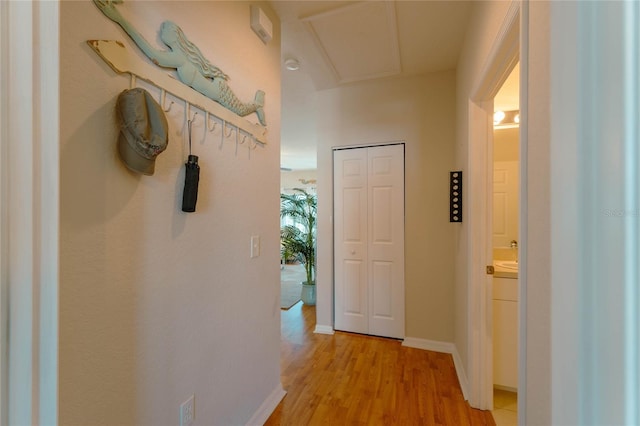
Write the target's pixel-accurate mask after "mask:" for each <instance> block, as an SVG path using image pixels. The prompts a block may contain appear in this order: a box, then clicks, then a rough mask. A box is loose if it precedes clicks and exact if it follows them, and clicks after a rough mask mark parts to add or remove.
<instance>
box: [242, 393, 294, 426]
mask: <svg viewBox="0 0 640 426" xmlns="http://www.w3.org/2000/svg"><path fill="white" fill-rule="evenodd" d="M286 394H287V392H286V391H285V390H284V389H283V388H282V384H280V383H278V386H276V387H275V389H274V390H273V391H272V392H271V394H269V396H268V397H267V399H265V400H264V402H263V403H262V405H260V407H259V408H258V410H257V411H256V412H255V413H254V414H253V416H251V418H250V419H249V421H248V422H247V426H262V425H264V424H265V422H266V421H267V420H269V416H271V414H272V413H273V410H275V409H276V407H277V406H278V404H280V401H282V398H284V396H285V395H286Z"/></svg>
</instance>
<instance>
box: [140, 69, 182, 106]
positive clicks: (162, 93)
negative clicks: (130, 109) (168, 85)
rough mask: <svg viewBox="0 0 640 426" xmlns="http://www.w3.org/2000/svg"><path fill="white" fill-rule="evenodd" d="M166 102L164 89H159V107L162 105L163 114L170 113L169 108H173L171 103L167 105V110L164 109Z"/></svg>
mask: <svg viewBox="0 0 640 426" xmlns="http://www.w3.org/2000/svg"><path fill="white" fill-rule="evenodd" d="M132 75H133V74H132ZM166 100H167V91H166V90H164V89H161V90H160V105H162V110H163V111H164V112H169V111H171V107H172V106H173V101H171V103H170V104H169V108H166V107H165V104H166Z"/></svg>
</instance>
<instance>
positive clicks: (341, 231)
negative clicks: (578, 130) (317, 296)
mask: <svg viewBox="0 0 640 426" xmlns="http://www.w3.org/2000/svg"><path fill="white" fill-rule="evenodd" d="M333 155H334V181H333V182H334V195H333V197H334V215H333V217H334V219H333V220H334V268H335V271H334V274H335V280H334V282H335V328H336V329H337V330H344V331H353V332H355V333H368V332H369V325H368V322H369V320H368V317H369V313H368V312H369V309H368V308H369V303H368V293H369V291H368V285H367V261H368V257H367V254H368V248H367V233H368V230H367V218H368V206H367V204H368V203H367V198H368V195H367V188H368V183H367V180H368V179H367V178H368V174H367V168H368V154H367V150H366V149H345V150H340V151H334V154H333Z"/></svg>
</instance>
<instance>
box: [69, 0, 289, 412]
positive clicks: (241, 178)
mask: <svg viewBox="0 0 640 426" xmlns="http://www.w3.org/2000/svg"><path fill="white" fill-rule="evenodd" d="M263 6H264V4H263ZM118 7H119V8H120V9H121V10H122V11H123V14H124V15H125V16H127V17H129V18H130V20H131V21H132V22H133V23H134V25H135V26H136V27H137V28H138V29H139V30H140V31H141V32H142V33H143V34H144V35H145V36H146V37H147V39H148V40H149V41H150V42H151V43H152V44H155V45H156V46H158V47H160V46H161V45H160V44H159V41H158V38H157V36H156V34H157V31H158V29H159V27H160V23H161V22H162V21H163V20H164V19H170V20H172V21H174V22H176V23H177V24H178V25H180V26H181V27H182V28H183V29H184V31H185V33H186V34H187V36H188V37H189V38H190V39H191V40H192V41H193V42H195V44H197V45H198V46H199V47H200V49H201V50H202V52H203V53H204V54H205V56H207V57H208V58H209V59H210V60H211V62H212V63H214V64H215V65H217V66H219V67H221V68H222V69H223V70H224V71H225V72H226V73H228V74H229V75H230V76H231V81H230V86H231V87H232V89H233V90H234V91H235V92H236V93H237V94H238V96H239V97H240V98H241V99H247V100H250V99H253V95H254V93H255V90H256V89H263V90H264V91H265V92H266V108H265V111H266V117H267V121H268V123H269V140H270V143H269V145H267V146H266V147H264V148H261V147H258V148H257V149H256V150H255V151H252V152H251V155H250V157H249V153H248V151H247V150H246V149H245V148H243V147H240V149H238V151H237V154H236V148H235V143H233V142H225V144H224V145H223V147H222V148H220V145H219V141H220V139H219V133H216V134H215V135H209V136H208V137H206V139H203V132H204V130H203V127H202V115H200V116H199V117H198V118H197V119H196V122H195V124H194V136H193V138H194V151H195V152H194V153H195V154H197V155H199V156H200V163H201V167H202V171H201V181H200V191H199V200H198V207H197V212H196V213H191V214H186V213H182V212H181V211H180V206H181V204H180V203H181V197H182V186H183V180H184V175H183V170H184V165H183V163H184V160H185V158H186V155H187V150H186V137H185V135H184V124H185V121H184V108H183V105H180V104H175V105H174V106H173V107H172V109H171V112H170V113H168V114H167V118H168V120H169V127H170V142H169V147H168V149H167V150H166V151H165V152H164V153H162V154H161V155H160V156H159V157H158V160H157V162H156V173H155V175H154V176H140V175H136V174H134V173H131V172H130V171H128V170H127V169H126V168H125V167H124V166H123V165H122V164H121V162H120V160H119V158H118V156H117V153H116V148H115V147H116V145H115V142H116V136H117V132H116V125H115V118H114V105H115V100H116V98H117V96H118V94H119V93H120V92H121V91H122V90H123V89H125V88H127V87H128V85H129V79H128V78H127V77H125V76H119V75H116V74H115V73H114V72H113V71H112V70H111V69H110V68H109V67H108V66H107V65H106V64H105V63H104V62H103V61H102V60H101V59H100V58H99V57H98V56H97V55H96V54H95V53H94V52H93V51H92V50H91V49H90V48H89V47H88V46H87V45H86V43H85V40H87V39H115V40H121V41H124V42H125V44H126V45H127V46H128V47H130V48H131V49H135V47H133V44H132V42H131V41H130V39H129V38H128V37H127V36H126V35H125V34H124V32H123V31H122V30H121V29H120V27H118V26H117V25H116V24H114V23H113V22H111V21H110V20H108V19H107V18H106V17H105V16H104V15H102V14H101V13H100V12H99V11H98V9H97V8H96V7H95V5H94V4H93V2H89V1H85V2H63V3H62V7H61V28H62V29H63V30H62V35H61V61H60V62H61V99H60V103H61V119H60V122H61V170H62V172H61V188H60V192H61V219H60V222H61V223H60V239H61V241H60V252H61V264H60V275H61V277H60V364H59V368H60V393H59V396H60V424H82V425H100V424H104V425H114V424H119V425H143V424H147V425H174V424H178V423H179V417H178V410H179V405H180V403H182V402H183V401H184V400H186V399H187V398H188V397H189V395H191V394H192V393H194V394H195V401H196V403H195V405H196V424H200V425H205V424H206V425H211V424H220V425H230V424H245V423H246V422H247V421H248V420H249V418H250V417H251V416H252V415H253V414H254V412H256V410H257V409H258V407H259V406H260V404H261V403H262V402H263V401H264V400H265V399H266V398H267V397H268V396H269V394H270V393H271V392H272V391H273V390H274V389H276V388H278V387H279V386H280V379H279V371H280V364H279V347H280V327H279V324H280V309H279V300H278V299H279V296H278V295H279V269H278V258H279V239H278V236H279V234H278V229H279V219H278V211H279V210H278V209H279V197H278V194H279V180H280V173H279V170H278V169H279V161H280V160H279V137H280V128H279V122H280V71H279V69H280V66H279V62H280V47H279V45H280V38H279V37H280V36H279V24H278V21H277V20H276V19H275V16H274V14H273V13H271V11H270V10H269V9H268V7H267V13H269V15H270V16H271V18H272V20H273V23H274V39H273V40H272V41H271V42H270V43H269V44H268V45H266V46H265V45H264V44H263V43H262V42H261V41H260V40H259V39H258V38H257V37H256V36H255V35H254V33H253V32H252V31H251V29H250V27H249V3H247V2H155V1H149V2H125V3H124V4H121V5H119V6H118ZM150 90H151V89H150ZM153 90H155V89H153ZM152 93H154V94H158V93H159V92H158V91H157V90H155V91H152ZM250 118H252V119H254V118H253V117H250ZM251 235H260V237H261V239H262V254H261V256H260V257H258V258H255V259H250V258H249V247H250V245H249V240H250V236H251Z"/></svg>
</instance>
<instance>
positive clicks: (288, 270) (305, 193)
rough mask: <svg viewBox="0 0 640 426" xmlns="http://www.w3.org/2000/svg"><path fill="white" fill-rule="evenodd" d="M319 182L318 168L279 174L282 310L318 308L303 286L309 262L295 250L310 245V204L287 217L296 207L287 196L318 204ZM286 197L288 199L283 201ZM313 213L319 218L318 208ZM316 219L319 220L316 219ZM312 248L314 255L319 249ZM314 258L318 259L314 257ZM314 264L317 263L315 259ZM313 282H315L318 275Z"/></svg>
mask: <svg viewBox="0 0 640 426" xmlns="http://www.w3.org/2000/svg"><path fill="white" fill-rule="evenodd" d="M316 182H317V170H316V169H304V170H292V169H288V168H282V169H281V171H280V194H281V195H280V199H281V212H280V213H281V214H280V237H281V238H280V242H281V245H280V308H281V309H282V310H283V311H286V310H289V309H291V308H293V307H294V306H296V305H297V304H304V305H306V307H308V306H315V302H314V300H312V299H315V292H310V289H309V287H304V286H303V283H304V282H306V281H307V273H306V272H307V271H306V269H307V268H306V265H307V263H308V262H307V260H306V259H305V256H301V253H300V252H299V251H298V250H296V247H295V246H296V243H298V242H300V243H302V244H304V245H309V243H310V242H309V241H306V238H303V237H304V235H307V234H308V231H309V230H308V229H307V228H308V227H309V224H308V223H307V222H308V220H306V219H308V216H309V214H311V212H309V211H308V207H309V205H308V203H303V204H304V205H302V206H300V207H301V209H300V211H299V212H298V211H297V210H298V209H294V211H293V212H289V213H288V214H287V213H286V212H285V210H290V209H291V208H292V207H293V206H292V205H291V203H287V201H286V199H287V198H288V197H293V199H298V198H301V199H307V200H310V201H312V202H313V203H314V204H316V205H317V187H316ZM283 197H285V198H284V201H283ZM290 199H291V198H290ZM283 203H284V204H283ZM313 210H314V211H313V216H316V215H317V207H315V206H314V209H313ZM305 218H306V219H305ZM313 220H314V221H315V220H316V219H315V217H314V218H313ZM312 227H313V228H314V229H312V230H311V233H312V235H313V240H315V225H314V226H312ZM292 245H293V247H292ZM313 246H314V247H313V251H314V253H315V252H316V251H317V248H315V244H313ZM313 257H314V258H315V256H313ZM311 262H312V263H315V260H312V261H311ZM313 272H315V267H313ZM312 279H315V274H313V276H312ZM311 290H314V289H313V288H311ZM299 308H300V307H299ZM314 317H315V315H314ZM292 318H294V317H293V316H291V315H289V316H286V315H285V316H282V320H283V321H285V320H289V319H291V320H293V319H292Z"/></svg>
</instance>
